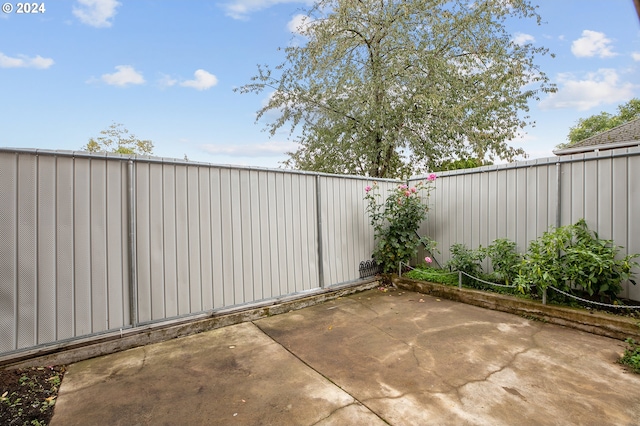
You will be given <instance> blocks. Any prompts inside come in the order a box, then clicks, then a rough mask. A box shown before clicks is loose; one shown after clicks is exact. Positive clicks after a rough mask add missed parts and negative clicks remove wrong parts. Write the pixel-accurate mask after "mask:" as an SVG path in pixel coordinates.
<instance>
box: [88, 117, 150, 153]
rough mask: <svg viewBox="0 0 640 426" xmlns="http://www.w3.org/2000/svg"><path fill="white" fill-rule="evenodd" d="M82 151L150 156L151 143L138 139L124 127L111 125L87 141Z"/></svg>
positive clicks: (116, 124) (118, 124)
mask: <svg viewBox="0 0 640 426" xmlns="http://www.w3.org/2000/svg"><path fill="white" fill-rule="evenodd" d="M82 150H83V151H89V152H115V153H118V154H140V155H152V154H153V142H151V141H150V140H141V139H138V138H136V136H135V135H134V134H133V133H129V130H127V129H126V128H125V127H124V125H122V124H120V123H112V124H111V125H110V126H109V127H108V128H107V129H106V130H102V131H101V132H100V136H98V137H97V138H91V139H89V142H87V144H86V145H85V146H83V147H82Z"/></svg>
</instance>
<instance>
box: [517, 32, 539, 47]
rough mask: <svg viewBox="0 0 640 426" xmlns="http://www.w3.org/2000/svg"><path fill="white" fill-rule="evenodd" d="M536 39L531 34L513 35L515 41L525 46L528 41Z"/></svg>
mask: <svg viewBox="0 0 640 426" xmlns="http://www.w3.org/2000/svg"><path fill="white" fill-rule="evenodd" d="M534 41H536V39H535V37H534V36H532V35H531V34H525V33H515V34H514V35H513V42H514V43H515V44H517V45H519V46H524V45H525V44H527V43H532V42H534Z"/></svg>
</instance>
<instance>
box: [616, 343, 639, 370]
mask: <svg viewBox="0 0 640 426" xmlns="http://www.w3.org/2000/svg"><path fill="white" fill-rule="evenodd" d="M625 342H626V343H627V345H628V346H627V348H626V349H625V351H624V354H623V355H622V358H620V361H619V362H620V364H624V365H626V366H627V367H629V368H630V369H631V370H632V371H633V372H634V373H638V374H640V343H638V342H636V341H635V340H633V339H631V338H629V339H627V340H625Z"/></svg>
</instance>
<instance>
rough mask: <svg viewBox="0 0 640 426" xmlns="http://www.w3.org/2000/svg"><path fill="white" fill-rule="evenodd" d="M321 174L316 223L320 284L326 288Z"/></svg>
mask: <svg viewBox="0 0 640 426" xmlns="http://www.w3.org/2000/svg"><path fill="white" fill-rule="evenodd" d="M320 195H321V194H320V175H316V225H317V231H316V232H317V234H318V286H319V287H320V288H324V262H323V261H322V209H321V205H322V199H321V196H320Z"/></svg>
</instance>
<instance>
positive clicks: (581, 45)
mask: <svg viewBox="0 0 640 426" xmlns="http://www.w3.org/2000/svg"><path fill="white" fill-rule="evenodd" d="M611 42H612V40H611V39H609V38H607V36H606V35H605V34H604V33H600V32H597V31H590V30H584V31H583V32H582V37H581V38H579V39H577V40H574V41H573V43H571V52H572V53H573V54H574V55H575V56H576V57H578V58H591V57H594V56H599V57H600V58H610V57H612V56H616V53H614V52H613V51H612V50H611Z"/></svg>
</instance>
